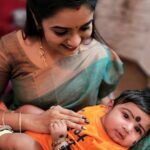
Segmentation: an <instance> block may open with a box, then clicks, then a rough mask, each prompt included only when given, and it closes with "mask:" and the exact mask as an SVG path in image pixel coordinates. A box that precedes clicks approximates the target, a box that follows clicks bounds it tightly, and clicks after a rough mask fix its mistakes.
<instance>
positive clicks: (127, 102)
mask: <svg viewBox="0 0 150 150" xmlns="http://www.w3.org/2000/svg"><path fill="white" fill-rule="evenodd" d="M149 101H150V90H149V89H146V90H127V91H124V92H123V93H122V94H121V95H120V96H119V97H118V98H116V99H115V100H114V101H112V100H111V101H109V102H108V104H107V106H104V105H96V106H89V107H86V108H84V109H83V110H81V111H79V113H80V114H83V115H84V116H86V118H85V119H86V120H88V121H89V123H88V124H86V125H84V128H83V129H81V130H77V129H68V130H67V126H66V122H65V121H64V120H55V121H54V122H53V123H51V124H50V134H39V133H33V132H30V131H26V132H25V133H21V134H24V135H26V136H27V137H26V138H29V141H30V142H29V145H28V147H29V148H30V147H32V150H34V149H35V150H42V149H43V150H67V149H68V150H69V149H71V150H80V149H81V150H84V149H85V150H100V149H101V150H110V149H112V150H127V149H129V148H130V147H132V146H133V145H134V144H136V143H137V142H138V141H139V140H140V139H141V138H143V137H144V136H145V135H146V134H147V132H148V131H149V129H150V116H149V114H150V102H149ZM56 107H58V106H54V107H53V108H52V109H55V108H56ZM42 111H43V110H41V112H42ZM17 134H18V133H13V134H4V135H2V136H0V141H1V140H2V141H5V138H7V136H10V135H12V137H13V138H15V136H16V135H17ZM12 137H11V138H12ZM31 139H32V140H31ZM19 140H21V139H18V140H17V139H16V143H17V142H18V141H19ZM31 141H32V142H31ZM8 143H9V141H8V142H7V143H6V142H5V145H8ZM21 143H22V144H21V145H22V147H21V149H22V150H23V145H24V144H23V142H21ZM31 143H32V145H31ZM33 143H34V144H33ZM0 145H1V142H0ZM11 145H12V147H13V146H14V147H15V146H16V145H17V144H15V143H13V144H11ZM33 145H34V146H35V147H36V148H34V146H33ZM16 147H17V146H16ZM0 148H1V146H0ZM29 148H28V149H29ZM5 150H9V149H6V148H5ZM15 150H19V148H18V149H17V148H16V149H15Z"/></svg>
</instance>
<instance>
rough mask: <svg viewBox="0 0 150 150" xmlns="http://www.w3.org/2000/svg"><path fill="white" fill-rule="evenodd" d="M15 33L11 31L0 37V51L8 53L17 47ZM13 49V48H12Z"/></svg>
mask: <svg viewBox="0 0 150 150" xmlns="http://www.w3.org/2000/svg"><path fill="white" fill-rule="evenodd" d="M17 45H18V40H17V32H16V31H13V32H11V33H8V34H6V35H4V36H3V37H1V39H0V50H1V51H5V52H9V51H12V50H14V49H16V48H17V47H18V46H17ZM14 47H15V48H14Z"/></svg>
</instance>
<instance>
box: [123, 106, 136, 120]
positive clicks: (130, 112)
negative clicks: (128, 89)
mask: <svg viewBox="0 0 150 150" xmlns="http://www.w3.org/2000/svg"><path fill="white" fill-rule="evenodd" d="M123 109H125V110H126V111H128V112H129V114H130V115H131V116H132V118H133V119H134V118H135V117H134V115H133V113H132V111H131V110H130V109H127V108H123Z"/></svg>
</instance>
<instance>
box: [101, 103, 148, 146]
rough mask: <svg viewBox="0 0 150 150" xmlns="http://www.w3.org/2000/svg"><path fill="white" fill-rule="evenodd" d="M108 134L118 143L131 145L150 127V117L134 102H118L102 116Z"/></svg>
mask: <svg viewBox="0 0 150 150" xmlns="http://www.w3.org/2000/svg"><path fill="white" fill-rule="evenodd" d="M102 123H103V126H104V129H105V131H106V132H107V134H108V136H109V137H110V138H111V139H112V140H113V141H114V142H116V143H118V144H119V145H122V146H124V147H128V148H129V147H131V146H132V145H133V144H135V143H136V142H138V141H139V140H140V139H141V138H142V137H143V136H144V135H145V134H146V133H147V131H148V130H149V129H150V117H149V115H147V114H146V113H145V112H143V111H142V110H141V109H140V108H139V107H137V105H135V104H134V103H131V102H129V103H125V104H119V105H116V106H115V107H113V108H112V109H110V110H109V111H108V112H107V113H106V115H105V116H104V117H103V118H102Z"/></svg>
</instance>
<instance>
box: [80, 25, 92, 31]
mask: <svg viewBox="0 0 150 150" xmlns="http://www.w3.org/2000/svg"><path fill="white" fill-rule="evenodd" d="M88 29H90V26H86V27H81V28H80V30H81V31H86V30H88Z"/></svg>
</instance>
